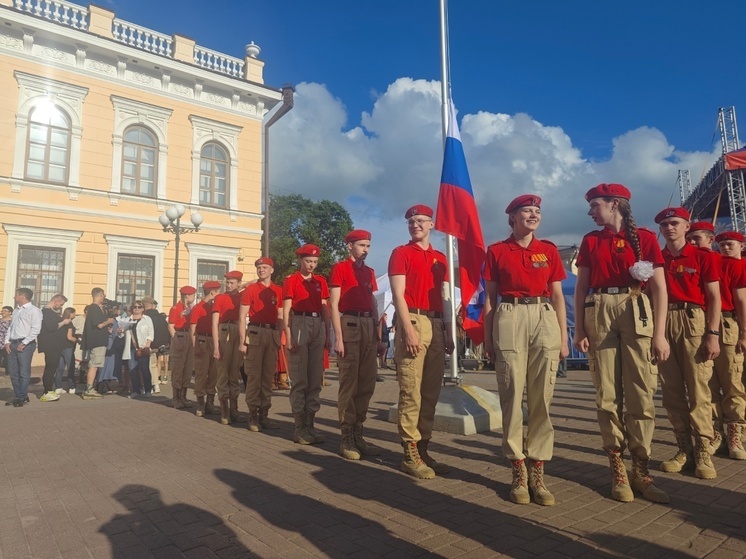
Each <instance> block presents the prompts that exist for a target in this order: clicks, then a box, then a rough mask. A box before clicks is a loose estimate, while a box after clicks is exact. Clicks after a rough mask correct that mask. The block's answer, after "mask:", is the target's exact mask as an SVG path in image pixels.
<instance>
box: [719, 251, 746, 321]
mask: <svg viewBox="0 0 746 559" xmlns="http://www.w3.org/2000/svg"><path fill="white" fill-rule="evenodd" d="M713 254H715V255H717V256H718V257H719V258H718V259H719V260H720V301H721V304H722V311H723V312H733V311H734V310H736V305H735V301H734V299H733V291H735V290H736V289H741V288H743V287H746V266H744V261H743V260H736V259H735V258H733V257H732V256H722V255H720V254H718V253H717V252H715V253H713Z"/></svg>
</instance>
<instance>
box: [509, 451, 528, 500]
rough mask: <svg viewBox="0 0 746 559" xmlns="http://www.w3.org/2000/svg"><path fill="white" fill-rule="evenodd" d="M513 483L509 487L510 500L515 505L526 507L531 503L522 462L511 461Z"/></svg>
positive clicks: (525, 471)
mask: <svg viewBox="0 0 746 559" xmlns="http://www.w3.org/2000/svg"><path fill="white" fill-rule="evenodd" d="M510 463H511V465H512V467H513V483H512V485H511V487H510V500H511V501H513V502H514V503H515V504H516V505H527V504H529V503H530V502H531V496H530V495H529V494H528V471H527V470H526V462H525V461H524V460H511V461H510Z"/></svg>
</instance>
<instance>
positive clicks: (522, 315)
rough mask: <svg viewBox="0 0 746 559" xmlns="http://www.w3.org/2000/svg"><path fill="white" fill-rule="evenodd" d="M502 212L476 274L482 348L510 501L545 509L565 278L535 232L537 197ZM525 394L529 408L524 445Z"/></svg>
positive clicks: (563, 344)
mask: <svg viewBox="0 0 746 559" xmlns="http://www.w3.org/2000/svg"><path fill="white" fill-rule="evenodd" d="M505 213H506V214H508V225H510V228H511V229H512V233H511V235H510V237H508V238H507V239H505V240H504V241H500V242H498V243H495V244H493V245H490V246H489V248H488V249H487V261H486V263H485V266H484V272H483V277H484V280H485V289H486V292H487V296H486V297H485V301H484V348H485V354H486V355H487V356H488V357H489V359H490V360H491V361H493V362H494V363H495V371H496V373H497V385H498V388H499V395H500V407H501V408H502V417H503V445H502V447H503V454H504V455H505V457H506V458H508V460H510V461H511V463H512V465H513V485H512V488H511V491H510V499H511V500H512V501H513V502H514V503H518V504H528V503H530V502H531V495H533V497H534V501H536V502H537V503H538V504H540V505H547V506H549V505H553V504H554V503H555V499H554V496H553V495H552V494H551V493H550V491H549V490H548V489H547V487H546V485H545V484H544V462H545V461H547V460H551V459H552V452H553V449H554V428H553V427H552V421H551V419H550V417H549V406H550V404H551V401H552V394H553V393H554V382H555V378H556V376H557V366H558V365H559V362H560V360H562V359H564V358H565V357H567V355H568V354H569V352H570V348H569V347H568V345H567V317H566V309H565V298H564V296H563V295H562V280H563V279H565V277H566V274H565V269H564V267H563V266H562V259H561V258H560V255H559V252H558V251H557V247H556V246H555V245H554V244H552V243H550V242H549V241H542V240H540V239H537V238H536V236H535V235H534V233H535V231H536V229H537V228H538V227H539V223H540V222H541V198H539V197H538V196H536V195H534V194H524V195H523V196H519V197H517V198H516V199H515V200H513V201H512V202H511V203H510V204H508V207H507V208H506V209H505ZM498 295H499V296H500V301H499V302H498V300H497V297H498ZM524 390H525V391H526V401H527V405H528V432H527V433H526V437H525V440H524V437H523V407H522V402H523V392H524ZM524 449H525V452H524ZM527 458H528V461H529V462H528V469H527V468H526V463H525V460H526V459H527ZM529 489H530V494H531V495H530V494H529Z"/></svg>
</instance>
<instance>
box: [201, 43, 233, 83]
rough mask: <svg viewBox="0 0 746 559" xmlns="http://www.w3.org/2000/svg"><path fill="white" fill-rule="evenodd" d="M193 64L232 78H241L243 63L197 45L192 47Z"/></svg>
mask: <svg viewBox="0 0 746 559" xmlns="http://www.w3.org/2000/svg"><path fill="white" fill-rule="evenodd" d="M194 63H195V64H196V65H197V66H199V67H201V68H205V69H206V70H212V71H214V72H220V73H221V74H226V75H228V76H231V77H233V78H242V77H243V67H244V61H243V60H241V59H240V58H234V57H232V56H227V55H225V54H222V53H219V52H216V51H214V50H210V49H206V48H204V47H201V46H199V45H196V46H195V47H194Z"/></svg>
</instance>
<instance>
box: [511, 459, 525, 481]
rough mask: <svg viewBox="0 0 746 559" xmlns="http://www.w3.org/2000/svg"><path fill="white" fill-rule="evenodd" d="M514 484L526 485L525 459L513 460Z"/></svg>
mask: <svg viewBox="0 0 746 559" xmlns="http://www.w3.org/2000/svg"><path fill="white" fill-rule="evenodd" d="M512 463H513V484H514V485H515V486H524V485H526V478H525V477H524V473H523V472H524V469H523V460H513V462H512Z"/></svg>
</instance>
